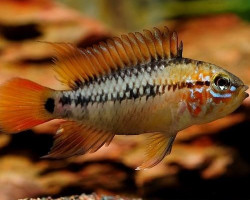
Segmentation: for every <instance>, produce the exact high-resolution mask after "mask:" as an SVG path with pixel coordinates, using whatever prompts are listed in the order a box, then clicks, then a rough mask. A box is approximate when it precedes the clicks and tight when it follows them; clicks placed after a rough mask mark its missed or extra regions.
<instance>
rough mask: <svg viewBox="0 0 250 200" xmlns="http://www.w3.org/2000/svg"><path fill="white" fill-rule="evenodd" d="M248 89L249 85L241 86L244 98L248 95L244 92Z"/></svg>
mask: <svg viewBox="0 0 250 200" xmlns="http://www.w3.org/2000/svg"><path fill="white" fill-rule="evenodd" d="M248 89H249V87H248V86H247V85H243V86H242V91H244V94H245V98H247V97H249V94H248V93H247V92H246V91H247V90H248Z"/></svg>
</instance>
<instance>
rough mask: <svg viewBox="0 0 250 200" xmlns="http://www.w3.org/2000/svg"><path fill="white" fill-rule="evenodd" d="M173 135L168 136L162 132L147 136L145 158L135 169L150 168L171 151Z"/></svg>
mask: <svg viewBox="0 0 250 200" xmlns="http://www.w3.org/2000/svg"><path fill="white" fill-rule="evenodd" d="M175 137H176V134H175V135H173V136H170V137H168V136H167V135H165V134H164V133H151V134H150V135H149V136H148V137H147V143H146V158H145V160H144V162H143V163H142V165H141V166H139V167H137V168H136V170H142V169H148V168H152V167H154V166H155V165H157V164H158V163H160V162H161V161H162V160H163V159H164V158H165V156H167V155H169V154H170V153H171V150H172V146H173V143H174V140H175Z"/></svg>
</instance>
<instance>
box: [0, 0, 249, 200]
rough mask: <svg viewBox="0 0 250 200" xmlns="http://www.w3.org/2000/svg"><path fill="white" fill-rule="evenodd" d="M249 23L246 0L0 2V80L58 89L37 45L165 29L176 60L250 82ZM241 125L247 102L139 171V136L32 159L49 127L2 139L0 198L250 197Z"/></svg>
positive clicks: (44, 49)
mask: <svg viewBox="0 0 250 200" xmlns="http://www.w3.org/2000/svg"><path fill="white" fill-rule="evenodd" d="M249 20H250V1H249V0H154V1H153V0H137V1H133V0H91V1H89V0H74V1H72V0H57V1H56V0H54V1H53V0H1V1H0V84H1V83H3V82H4V81H6V80H8V79H10V78H12V77H16V76H18V77H22V78H27V79H30V80H33V81H35V82H37V83H40V84H42V85H45V86H48V87H51V88H54V89H63V87H62V85H61V84H60V83H59V82H58V81H57V80H56V79H55V77H54V75H55V74H54V73H53V70H52V69H51V64H52V62H51V58H52V57H53V55H54V52H53V50H52V49H50V48H49V47H48V46H46V45H44V44H42V43H39V42H37V41H50V42H70V43H73V44H75V45H77V46H79V47H86V46H89V45H91V44H93V43H95V42H98V41H101V40H105V39H106V38H108V37H110V36H114V35H115V36H119V34H121V33H126V32H129V31H138V30H141V29H143V28H151V27H153V26H157V27H161V26H163V25H167V26H168V27H169V28H170V29H171V30H176V31H177V32H178V33H179V38H180V39H181V40H182V41H183V43H184V52H183V55H184V57H188V58H193V59H197V60H203V61H207V62H211V63H214V64H216V65H219V66H222V67H224V68H225V69H227V70H229V71H231V72H232V73H234V74H236V75H237V76H239V77H240V78H241V79H242V80H243V81H244V82H245V84H247V85H250V24H249ZM249 122H250V99H249V98H248V99H246V100H245V102H244V103H243V105H242V106H241V107H240V108H239V109H238V110H237V111H235V112H234V113H233V114H231V115H230V116H227V117H225V118H223V119H220V120H217V121H215V122H212V123H210V124H205V125H201V126H193V127H190V128H188V129H187V130H184V131H182V132H181V133H179V135H178V137H177V140H176V142H175V145H174V147H173V150H172V154H171V155H170V156H168V157H167V158H166V159H164V161H163V162H162V163H161V164H159V165H157V166H156V167H154V168H152V169H150V170H146V171H135V170H134V169H135V168H136V167H137V166H138V165H139V164H140V163H141V162H142V159H143V153H144V149H143V144H144V143H143V139H144V138H143V136H119V137H117V136H116V137H115V139H114V141H113V142H112V144H111V145H110V146H109V147H108V148H107V147H103V148H102V149H100V150H99V151H98V152H97V153H95V154H88V155H85V156H79V157H75V158H70V159H66V160H46V159H41V158H40V157H41V156H43V155H46V154H47V152H48V151H49V149H50V147H51V145H52V141H53V134H54V133H55V131H56V129H57V127H58V125H57V123H56V122H50V123H47V124H45V125H41V126H38V127H35V128H34V129H32V130H29V131H25V132H22V133H19V134H15V135H4V134H0V199H1V200H14V199H19V198H31V197H32V198H37V197H44V196H52V197H53V198H58V197H62V196H70V195H80V194H82V193H85V194H91V193H93V192H95V193H96V194H97V195H99V196H100V197H101V196H102V195H108V196H116V195H120V196H126V197H127V198H142V199H159V200H160V199H166V200H167V199H250V193H249V185H250V147H249V146H250V145H249V143H250V123H249ZM89 198H90V197H89ZM91 198H97V197H91ZM110 198H111V197H110ZM103 199H104V198H103Z"/></svg>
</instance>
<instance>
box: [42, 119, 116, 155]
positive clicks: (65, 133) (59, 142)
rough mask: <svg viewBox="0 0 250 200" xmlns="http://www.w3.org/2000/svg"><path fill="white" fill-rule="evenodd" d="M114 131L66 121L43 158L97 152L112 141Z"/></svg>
mask: <svg viewBox="0 0 250 200" xmlns="http://www.w3.org/2000/svg"><path fill="white" fill-rule="evenodd" d="M113 137H114V134H113V133H110V132H105V131H103V130H98V129H96V128H93V127H89V126H86V125H83V124H81V123H78V122H74V121H66V122H64V123H63V124H62V125H61V127H60V128H59V129H58V131H57V133H56V135H55V141H54V144H53V146H52V148H51V150H50V152H49V154H48V155H47V156H44V157H43V158H68V157H71V156H75V155H82V154H85V153H87V152H91V153H92V152H96V151H97V150H98V149H100V148H101V147H102V146H103V145H104V144H106V146H107V145H108V144H109V143H110V142H111V141H112V139H113Z"/></svg>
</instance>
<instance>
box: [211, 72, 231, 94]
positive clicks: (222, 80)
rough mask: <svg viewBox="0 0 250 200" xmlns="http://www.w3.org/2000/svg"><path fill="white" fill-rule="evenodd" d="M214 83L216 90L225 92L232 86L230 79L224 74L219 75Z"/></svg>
mask: <svg viewBox="0 0 250 200" xmlns="http://www.w3.org/2000/svg"><path fill="white" fill-rule="evenodd" d="M213 83H214V86H215V88H216V89H218V90H220V91H224V90H227V89H229V87H230V85H231V83H230V79H229V78H228V77H227V76H225V75H222V74H219V75H217V76H216V77H215V78H214V81H213Z"/></svg>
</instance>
